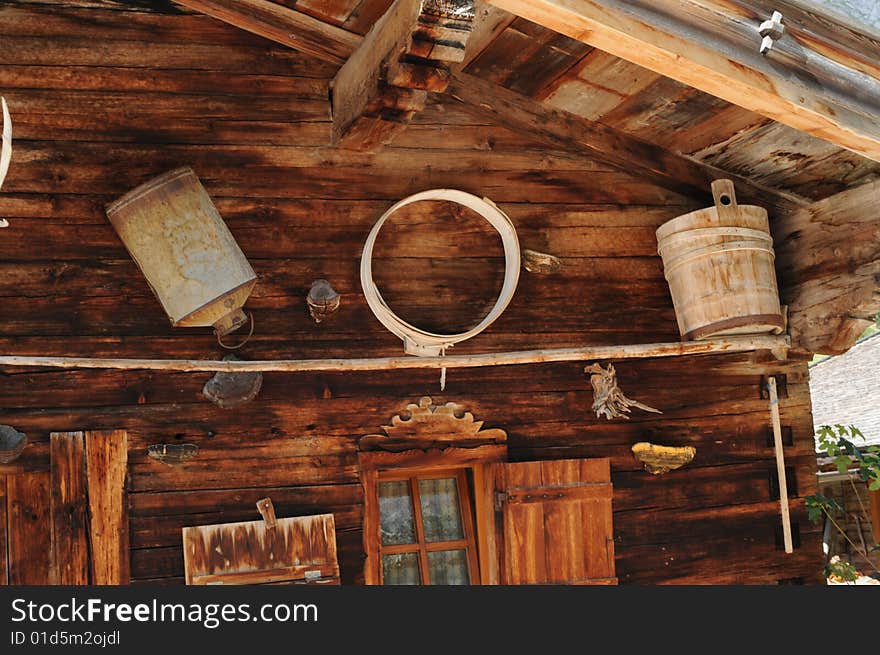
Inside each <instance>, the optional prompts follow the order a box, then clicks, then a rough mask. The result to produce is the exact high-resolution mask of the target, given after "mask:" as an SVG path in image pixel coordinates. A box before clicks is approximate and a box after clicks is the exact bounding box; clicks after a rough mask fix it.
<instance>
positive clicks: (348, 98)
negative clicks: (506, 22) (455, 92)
mask: <svg viewBox="0 0 880 655" xmlns="http://www.w3.org/2000/svg"><path fill="white" fill-rule="evenodd" d="M473 21H474V2H473V0H444V1H442V2H441V1H439V0H396V1H395V2H394V4H392V5H391V7H390V8H389V9H388V11H386V12H385V14H384V15H383V16H382V17H381V18H380V19H379V20H378V21H377V22H376V24H375V25H374V26H373V28H372V29H371V30H370V31H369V32H368V33H367V35H366V37H364V40H363V42H362V43H361V44H360V46H359V47H358V48H357V50H355V52H354V54H352V56H351V57H349V58H348V61H346V62H345V64H344V65H343V66H342V68H341V69H340V70H339V72H338V73H337V74H336V77H335V78H333V82H332V83H331V84H330V98H331V104H332V110H333V133H332V136H333V144H334V145H337V146H340V147H343V148H348V149H351V150H360V151H366V152H375V151H377V150H379V149H381V147H382V146H383V145H385V144H387V143H390V142H391V141H392V140H393V139H394V136H395V135H396V134H399V133H400V132H401V131H403V130H404V129H406V126H407V125H408V124H409V122H410V121H411V120H412V118H413V116H415V114H416V113H417V112H419V111H421V110H422V109H424V106H425V102H426V101H427V98H428V93H429V92H431V93H442V92H444V91H445V90H446V87H447V86H448V85H449V80H450V74H451V71H450V64H452V63H459V62H461V61H463V60H464V53H465V45H466V44H467V40H468V36H470V32H471V28H472V24H473Z"/></svg>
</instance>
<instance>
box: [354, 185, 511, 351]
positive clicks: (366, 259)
mask: <svg viewBox="0 0 880 655" xmlns="http://www.w3.org/2000/svg"><path fill="white" fill-rule="evenodd" d="M422 200H448V201H450V202H454V203H456V204H459V205H463V206H464V207H467V208H468V209H472V210H473V211H475V212H477V213H478V214H479V215H480V216H482V217H483V218H485V219H486V221H488V222H489V224H490V225H491V226H492V227H494V228H495V230H496V231H497V232H498V234H499V235H501V243H502V245H503V247H504V284H503V285H502V286H501V292H500V293H499V295H498V299H497V300H496V301H495V305H494V306H493V307H492V310H491V311H490V312H489V313H488V314H486V316H485V317H484V318H483V320H482V321H480V322H479V323H478V324H477V325H475V326H474V327H472V328H471V329H470V330H468V331H466V332H461V333H459V334H435V333H434V332H427V331H425V330H421V329H419V328H417V327H416V326H414V325H411V324H409V323H407V322H406V321H404V320H402V319H401V318H400V317H398V316H397V315H396V314H395V313H394V312H392V311H391V308H390V307H388V305H387V304H386V303H385V300H384V299H383V298H382V294H381V293H379V289H378V288H377V287H376V283H375V282H373V246H374V245H375V243H376V238H377V237H378V235H379V231H380V230H381V229H382V225H383V224H384V223H385V221H386V220H387V219H388V217H389V216H391V215H392V214H394V212H396V211H397V210H398V209H400V208H401V207H405V206H406V205H410V204H412V203H414V202H419V201H422ZM520 257H521V255H520V248H519V239H518V238H517V236H516V228H515V227H514V225H513V222H512V221H511V220H510V218H509V217H508V216H507V214H505V213H504V212H502V211H501V210H500V209H498V207H496V206H495V204H494V203H493V202H492V201H491V200H489V199H488V198H483V199H481V198H478V197H477V196H475V195H472V194H470V193H466V192H464V191H458V190H456V189H430V190H428V191H422V192H421V193H416V194H415V195H412V196H409V197H407V198H404V199H403V200H401V201H400V202H398V203H397V204H395V205H394V206H393V207H391V208H390V209H389V210H388V211H386V212H385V213H384V214H382V216H381V217H380V218H379V220H378V221H376V224H375V225H374V226H373V229H372V230H371V231H370V234H369V236H368V237H367V242H366V244H364V254H363V256H362V257H361V286H362V287H363V290H364V296H365V297H366V299H367V304H368V305H369V306H370V309H371V310H373V314H375V315H376V318H378V319H379V322H380V323H382V325H384V326H385V327H386V328H387V329H388V330H389V331H390V332H392V333H393V334H395V335H397V336H398V337H399V338H400V339H402V340H403V346H404V351H405V352H406V353H407V354H410V355H419V356H436V355H440V354H442V353H443V352H444V351H445V350H446V349H447V348H450V347H452V346H453V345H455V344H456V343H459V342H461V341H465V340H466V339H470V338H471V337H474V336H476V335H478V334H479V333H480V332H482V331H483V330H485V329H486V328H487V327H489V326H490V325H491V324H492V323H493V322H494V321H495V320H496V319H497V318H498V317H499V316H501V314H502V312H503V311H504V310H505V309H506V308H507V305H508V304H510V301H511V299H512V298H513V294H514V292H515V291H516V287H517V284H518V283H519V269H520Z"/></svg>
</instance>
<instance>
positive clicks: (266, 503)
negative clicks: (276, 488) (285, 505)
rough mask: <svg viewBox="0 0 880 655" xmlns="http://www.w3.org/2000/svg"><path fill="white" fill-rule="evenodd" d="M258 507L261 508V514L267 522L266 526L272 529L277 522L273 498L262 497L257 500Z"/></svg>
mask: <svg viewBox="0 0 880 655" xmlns="http://www.w3.org/2000/svg"><path fill="white" fill-rule="evenodd" d="M257 509H258V510H260V516H262V517H263V520H264V521H265V522H266V528H268V529H269V530H272V529H273V528H274V527H275V525H276V523H277V520H276V519H275V506H274V505H273V504H272V499H271V498H261V499H260V500H258V501H257Z"/></svg>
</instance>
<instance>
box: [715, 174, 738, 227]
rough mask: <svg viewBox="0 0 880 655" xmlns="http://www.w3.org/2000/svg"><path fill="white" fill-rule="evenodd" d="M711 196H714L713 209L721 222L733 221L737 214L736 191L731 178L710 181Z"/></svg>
mask: <svg viewBox="0 0 880 655" xmlns="http://www.w3.org/2000/svg"><path fill="white" fill-rule="evenodd" d="M712 196H713V197H714V198H715V209H717V210H718V218H719V219H720V221H721V222H722V223H727V222H735V221H736V220H737V216H738V210H737V205H736V191H735V190H734V188H733V182H732V181H731V180H715V181H714V182H712Z"/></svg>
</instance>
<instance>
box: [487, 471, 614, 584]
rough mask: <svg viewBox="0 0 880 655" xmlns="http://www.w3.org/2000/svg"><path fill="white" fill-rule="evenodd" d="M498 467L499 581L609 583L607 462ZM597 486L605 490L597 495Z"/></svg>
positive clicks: (611, 556) (611, 566) (610, 535)
mask: <svg viewBox="0 0 880 655" xmlns="http://www.w3.org/2000/svg"><path fill="white" fill-rule="evenodd" d="M499 469H500V470H499V479H498V483H499V484H500V485H501V490H502V494H503V496H502V500H501V503H502V511H503V514H504V572H505V576H504V578H503V581H504V583H505V584H593V583H598V584H609V583H612V584H613V583H614V554H613V552H614V548H613V532H612V525H611V524H612V518H611V481H610V480H611V478H610V462H609V460H607V459H592V460H589V459H587V460H572V459H568V460H554V461H543V462H517V463H508V464H503V465H500V466H499ZM600 487H601V488H603V490H604V491H605V492H606V493H605V494H603V495H602V496H597V494H596V493H595V491H596V490H597V489H599V488H600ZM585 492H588V493H585ZM520 499H525V502H523V501H522V500H520Z"/></svg>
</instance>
